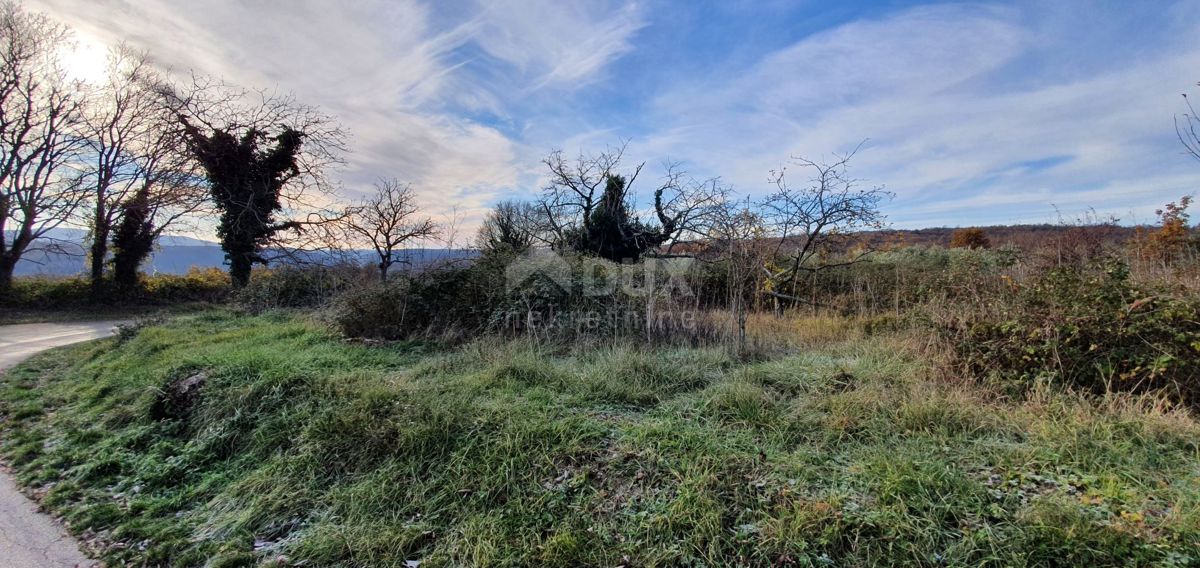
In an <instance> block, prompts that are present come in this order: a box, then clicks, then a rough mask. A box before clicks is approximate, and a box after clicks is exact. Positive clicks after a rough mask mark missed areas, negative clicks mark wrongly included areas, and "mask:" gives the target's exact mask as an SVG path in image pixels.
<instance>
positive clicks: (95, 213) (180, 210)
mask: <svg viewBox="0 0 1200 568" xmlns="http://www.w3.org/2000/svg"><path fill="white" fill-rule="evenodd" d="M108 67H109V68H108V74H107V78H106V80H105V82H104V83H102V84H101V85H99V86H98V87H97V88H96V89H94V91H93V93H92V96H91V98H90V100H89V105H88V106H89V108H88V112H86V113H85V120H84V128H83V136H84V139H85V141H86V149H85V152H84V163H85V176H84V180H85V185H86V187H87V189H88V190H89V191H90V193H91V198H90V202H91V215H90V219H89V221H90V225H91V239H92V243H91V246H90V251H89V257H90V263H89V276H90V278H91V285H92V294H93V297H97V296H98V295H99V294H100V292H101V291H102V287H101V284H102V282H103V277H104V269H105V265H106V262H107V257H108V252H109V239H110V237H112V231H113V229H114V227H115V226H116V225H117V223H118V222H119V221H120V219H121V216H122V215H123V214H124V212H125V211H127V210H128V211H133V212H134V215H135V216H137V217H138V219H137V220H131V223H132V224H131V225H127V226H126V228H125V231H126V232H125V234H124V237H123V238H122V242H123V243H124V249H123V251H124V253H125V254H123V255H122V257H121V258H120V259H116V258H114V259H113V260H114V264H120V265H121V269H122V277H121V280H122V284H123V285H124V286H126V287H128V286H129V285H130V284H134V283H136V275H137V267H138V265H140V264H141V262H142V261H143V260H144V259H145V258H146V254H149V250H148V247H150V246H152V245H153V241H154V238H155V237H156V236H157V235H158V234H159V233H161V232H162V231H163V230H164V229H166V228H167V227H168V226H170V225H172V224H173V223H174V222H176V221H178V220H180V219H181V218H182V217H183V216H185V215H187V214H189V213H192V212H194V211H195V210H196V209H198V208H199V207H200V206H201V205H202V203H203V199H202V197H203V192H202V191H199V190H200V189H201V188H200V184H198V183H197V181H198V180H197V174H198V172H197V171H196V168H195V166H194V164H193V163H191V161H190V160H188V155H187V151H186V150H187V148H186V145H185V144H184V143H183V142H184V139H183V137H182V136H181V133H182V131H181V129H180V128H179V125H178V121H177V120H176V119H175V117H174V115H173V113H172V111H173V110H174V109H173V108H172V107H171V106H170V105H169V104H168V103H169V102H170V101H168V100H165V99H164V98H163V97H162V96H161V85H162V84H163V78H162V76H161V74H160V73H159V72H158V70H157V69H155V68H154V66H153V65H152V64H151V63H150V60H149V56H148V54H146V53H144V52H136V51H134V50H132V49H130V48H129V47H127V46H125V45H124V44H122V45H119V46H117V47H116V48H114V49H113V50H111V52H110V53H109V66H108ZM134 200H136V203H133V201H134ZM127 204H128V205H129V206H128V207H127V206H126V205H127ZM134 225H136V226H139V227H142V228H141V229H139V230H137V231H133V232H130V231H132V227H133V226H134ZM135 249H137V250H143V249H145V250H146V252H145V254H141V253H139V254H132V253H133V252H134V250H135ZM131 264H132V266H130V265H131ZM114 268H115V267H114ZM130 269H132V271H133V272H132V274H131V273H130V272H129V270H130ZM130 278H132V281H131V280H130Z"/></svg>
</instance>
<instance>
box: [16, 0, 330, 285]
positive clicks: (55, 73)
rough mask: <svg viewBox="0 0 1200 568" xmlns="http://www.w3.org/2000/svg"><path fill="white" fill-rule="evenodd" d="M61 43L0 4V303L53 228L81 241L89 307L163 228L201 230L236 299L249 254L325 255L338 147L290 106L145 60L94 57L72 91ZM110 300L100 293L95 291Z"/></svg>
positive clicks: (131, 272)
mask: <svg viewBox="0 0 1200 568" xmlns="http://www.w3.org/2000/svg"><path fill="white" fill-rule="evenodd" d="M71 46H72V40H71V30H70V29H69V28H68V27H66V26H64V25H62V24H60V23H58V22H55V21H54V20H52V19H50V18H49V17H47V16H45V15H43V14H38V13H32V12H28V11H26V10H24V9H23V8H22V7H21V6H20V5H19V4H17V3H14V2H11V1H6V2H2V3H0V229H2V230H0V295H8V293H9V292H10V291H11V289H12V285H13V271H14V268H15V266H16V264H17V262H18V261H19V260H20V259H21V258H22V257H23V256H24V255H26V254H28V253H29V252H31V251H33V250H36V249H39V248H41V249H47V248H49V249H53V248H54V247H55V242H54V239H53V238H52V234H53V233H52V231H53V229H55V228H56V227H59V226H61V225H64V224H74V225H82V226H86V227H87V228H88V229H89V233H90V234H89V244H88V256H89V260H88V278H89V281H90V291H89V293H90V295H91V296H92V297H93V299H111V294H109V292H113V291H115V292H117V293H129V292H131V291H134V290H135V289H136V288H137V286H138V285H139V269H140V267H141V265H142V263H143V262H144V261H145V260H146V258H147V257H148V256H149V254H150V253H151V252H152V249H153V246H154V243H155V240H156V239H157V238H158V237H159V235H161V234H163V232H164V231H166V230H168V229H174V230H186V229H194V228H197V227H196V226H195V224H196V223H200V224H203V225H204V228H207V227H208V226H210V225H215V226H216V231H217V234H218V236H219V238H220V240H221V245H222V247H223V248H224V250H225V253H226V259H227V261H228V263H229V265H230V275H231V277H232V279H233V281H234V283H235V284H236V285H244V284H245V282H246V281H247V280H248V278H249V273H250V267H251V266H252V265H254V264H255V263H264V262H266V261H268V260H270V259H269V258H267V257H266V255H265V254H264V253H265V251H271V253H272V254H275V255H278V254H287V252H288V251H295V250H312V249H313V248H314V247H316V246H318V245H319V244H320V243H322V242H333V241H335V240H337V239H335V238H334V237H333V236H332V235H331V234H330V233H331V231H332V230H333V228H332V226H331V221H332V220H338V219H345V218H347V217H348V216H349V214H350V213H351V212H350V211H349V210H347V209H340V210H338V211H332V210H327V209H325V208H322V207H317V206H314V205H313V204H314V203H321V202H329V201H330V199H325V198H321V197H318V196H317V195H316V194H318V193H330V192H331V191H332V184H331V183H330V182H329V181H328V179H327V178H326V175H325V172H326V170H327V168H328V167H329V166H333V165H336V164H338V163H340V162H341V160H342V157H341V153H342V152H343V151H344V150H345V144H344V139H345V133H344V132H343V131H342V129H341V128H340V126H338V124H337V123H336V121H334V120H333V119H332V118H331V117H329V116H327V115H325V114H323V113H321V112H320V111H319V110H317V109H315V108H313V107H310V106H307V105H304V104H301V103H299V102H297V101H296V100H294V99H293V98H292V97H290V96H284V95H276V94H271V93H266V92H258V91H247V90H244V89H240V88H237V87H233V86H229V85H226V84H224V83H222V82H221V81H219V80H217V79H213V78H207V77H200V76H193V77H192V78H191V79H190V80H189V81H186V82H184V81H177V80H172V79H171V78H170V77H169V76H168V74H166V73H165V72H164V71H162V70H161V69H159V68H157V67H156V66H155V65H154V64H153V63H152V59H151V56H150V54H147V53H144V52H138V51H136V50H134V49H132V48H130V47H128V46H125V45H119V46H117V47H115V48H113V49H111V50H110V52H109V56H108V64H107V65H108V66H107V70H106V74H105V76H104V79H103V80H102V81H101V82H99V83H98V84H91V83H85V82H82V81H78V80H75V79H73V78H72V77H71V76H70V75H69V73H68V69H67V68H66V66H65V65H64V61H63V57H64V53H65V52H66V50H68V49H70V47H71ZM110 288H111V289H110Z"/></svg>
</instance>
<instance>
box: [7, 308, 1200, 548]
mask: <svg viewBox="0 0 1200 568" xmlns="http://www.w3.org/2000/svg"><path fill="white" fill-rule="evenodd" d="M910 343H911V341H909V340H908V339H906V338H905V337H903V336H871V337H866V338H858V339H854V340H852V341H845V342H829V343H827V344H825V345H823V346H817V347H811V348H808V349H806V350H804V351H801V352H796V353H793V354H791V355H787V356H780V357H777V358H774V359H772V360H769V361H765V362H756V363H741V362H738V361H736V360H734V359H732V358H730V357H729V356H727V355H726V354H725V353H723V352H722V351H720V350H714V349H685V348H678V349H662V348H658V349H655V350H650V349H649V348H639V347H637V346H634V345H622V344H614V345H611V346H609V347H605V348H601V349H594V348H592V349H589V350H586V351H584V350H579V351H573V350H571V349H569V348H550V347H543V346H538V345H535V344H532V343H528V342H520V341H516V342H501V341H498V340H480V341H477V342H474V343H470V344H467V345H464V346H461V347H458V348H454V349H451V350H439V349H437V348H435V347H431V346H428V345H422V344H415V343H413V344H396V345H390V346H385V347H378V346H377V347H366V346H361V345H354V344H347V343H344V342H342V341H340V340H338V339H337V338H335V337H333V336H331V335H330V334H329V333H328V332H326V331H324V330H322V329H321V328H319V327H318V326H316V325H313V324H311V323H306V322H305V321H303V320H301V319H297V318H294V317H290V316H285V315H278V314H268V315H264V316H258V317H241V316H235V315H230V314H226V313H221V312H209V313H204V314H199V315H190V316H183V317H179V318H177V319H176V320H174V321H173V322H172V323H169V324H167V325H163V326H158V327H151V328H146V329H144V330H142V331H141V332H140V333H139V334H138V335H137V336H136V337H134V338H132V339H129V340H127V341H125V342H124V343H123V344H118V343H117V340H116V339H111V340H105V341H100V342H94V343H89V344H85V345H81V346H77V347H72V348H68V349H62V350H57V351H54V352H50V353H47V354H44V355H42V356H39V357H37V358H35V359H33V360H31V361H29V362H27V363H26V364H24V365H22V366H21V367H19V368H17V369H15V370H13V371H11V372H10V373H9V374H8V375H7V376H6V377H5V378H4V380H3V386H2V387H0V412H2V413H3V416H4V421H3V422H2V423H0V428H2V429H3V436H2V438H3V453H4V455H5V456H6V458H7V460H8V461H9V462H10V463H11V464H12V465H13V466H14V468H15V469H16V471H17V473H18V475H19V478H20V480H21V481H22V482H23V483H25V484H28V485H29V486H32V487H34V488H36V489H38V490H41V491H44V501H45V503H46V505H47V506H48V507H49V508H50V509H52V510H54V511H56V512H58V513H61V514H63V515H64V516H65V518H66V519H67V520H68V521H69V522H70V526H71V527H72V530H74V531H76V532H84V531H87V532H89V533H94V534H96V535H99V537H100V540H101V541H104V542H107V543H108V546H107V547H106V548H104V549H103V550H102V553H103V555H104V557H105V559H107V560H108V561H110V562H112V563H115V564H120V563H129V564H136V565H178V566H201V565H204V566H255V565H260V564H261V565H279V562H280V561H281V560H282V562H283V563H284V565H287V563H297V564H298V563H303V564H300V565H304V566H372V567H374V566H404V565H405V561H408V560H419V561H421V562H422V564H421V566H422V567H430V566H531V565H534V566H618V565H625V566H732V565H759V566H775V565H797V566H865V565H891V566H914V565H925V566H941V565H950V566H967V565H970V566H980V565H984V566H1075V565H1090V566H1102V565H1120V566H1137V565H1189V564H1190V565H1195V564H1196V563H1200V554H1198V553H1197V552H1196V550H1197V549H1198V548H1200V449H1198V444H1200V427H1198V426H1197V423H1196V421H1195V420H1194V419H1193V418H1191V417H1190V416H1189V415H1187V414H1186V413H1182V412H1177V411H1169V410H1163V409H1161V408H1158V407H1156V406H1154V405H1153V401H1148V400H1144V399H1143V400H1136V399H1131V398H1119V397H1113V398H1109V399H1104V400H1086V399H1083V398H1079V397H1075V396H1072V395H1067V394H1062V393H1054V392H1037V393H1034V395H1032V396H1030V397H1029V398H1028V399H1023V400H1019V401H1011V400H1005V399H1003V398H1001V397H999V396H998V395H996V394H994V393H992V392H991V391H989V390H987V389H986V388H984V387H980V386H974V385H969V384H962V383H957V382H953V381H948V380H941V379H933V378H929V375H930V373H929V370H928V369H926V365H925V364H924V363H922V361H921V359H922V358H921V357H920V356H919V355H917V352H916V350H915V349H913V348H912V347H910ZM198 373H202V374H203V376H204V377H205V379H204V382H203V385H202V386H201V387H200V388H199V390H198V391H197V392H198V393H199V395H198V396H197V397H195V398H193V399H190V400H189V399H187V398H186V397H176V398H175V399H171V400H165V399H164V395H163V393H164V392H167V391H172V389H171V388H170V385H171V384H172V383H174V382H177V381H179V380H180V379H183V378H187V377H190V376H195V375H197V374H198ZM172 392H173V391H172ZM280 557H283V559H281V558H280Z"/></svg>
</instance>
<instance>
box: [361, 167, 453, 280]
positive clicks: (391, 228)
mask: <svg viewBox="0 0 1200 568" xmlns="http://www.w3.org/2000/svg"><path fill="white" fill-rule="evenodd" d="M419 214H420V208H419V207H417V203H416V195H415V193H414V192H413V190H412V186H411V185H408V184H402V183H400V181H399V180H396V179H381V180H379V181H377V182H375V194H374V195H372V196H370V197H368V198H366V199H364V200H363V201H362V202H361V203H360V204H359V205H358V206H357V207H355V208H354V209H353V210H352V212H351V214H350V215H349V216H348V217H347V218H346V222H345V225H346V228H347V229H348V230H349V232H350V234H351V236H352V237H354V238H355V240H357V241H359V242H363V243H365V244H367V245H370V247H371V249H372V250H373V251H375V255H376V257H378V259H379V263H378V264H377V265H376V266H378V267H379V279H380V280H381V281H384V282H386V281H387V277H388V270H389V269H390V268H391V267H392V266H393V265H395V264H396V263H397V262H399V259H398V258H397V257H396V255H397V252H398V251H400V250H401V249H402V248H403V247H404V246H405V245H406V244H408V243H410V242H412V241H413V240H419V239H425V238H430V237H434V236H437V234H438V229H439V228H438V225H437V224H436V223H434V222H433V220H432V219H430V218H428V217H421V216H419Z"/></svg>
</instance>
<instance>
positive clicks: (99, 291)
mask: <svg viewBox="0 0 1200 568" xmlns="http://www.w3.org/2000/svg"><path fill="white" fill-rule="evenodd" d="M97 225H99V223H97ZM107 256H108V227H104V228H103V229H102V228H100V227H99V226H97V227H93V228H92V250H91V266H90V267H89V278H90V280H91V285H92V301H93V302H95V301H98V300H100V299H101V298H102V296H103V295H104V260H105V257H107Z"/></svg>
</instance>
